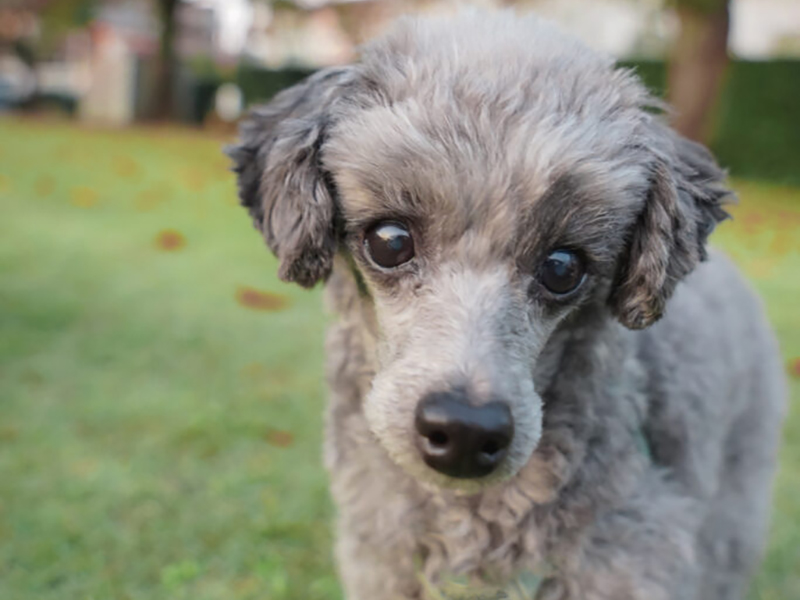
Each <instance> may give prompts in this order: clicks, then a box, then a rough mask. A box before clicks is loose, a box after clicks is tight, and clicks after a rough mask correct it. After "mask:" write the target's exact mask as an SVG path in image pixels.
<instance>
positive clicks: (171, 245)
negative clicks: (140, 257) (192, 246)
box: [155, 229, 186, 252]
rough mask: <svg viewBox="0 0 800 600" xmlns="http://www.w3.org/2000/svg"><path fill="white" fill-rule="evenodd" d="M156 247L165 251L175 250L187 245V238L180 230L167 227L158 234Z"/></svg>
mask: <svg viewBox="0 0 800 600" xmlns="http://www.w3.org/2000/svg"><path fill="white" fill-rule="evenodd" d="M155 243H156V248H158V249H159V250H164V251H165V252H175V251H176V250H180V249H181V248H183V247H184V246H185V245H186V238H185V237H183V234H182V233H181V232H180V231H175V230H174V229H165V230H164V231H162V232H160V233H159V234H158V235H157V236H156V240H155Z"/></svg>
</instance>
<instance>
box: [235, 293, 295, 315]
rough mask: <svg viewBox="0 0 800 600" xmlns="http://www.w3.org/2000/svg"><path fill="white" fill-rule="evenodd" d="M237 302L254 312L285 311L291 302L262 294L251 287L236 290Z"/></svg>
mask: <svg viewBox="0 0 800 600" xmlns="http://www.w3.org/2000/svg"><path fill="white" fill-rule="evenodd" d="M236 301H237V302H238V303H239V304H241V305H242V306H244V307H245V308H250V309H252V310H263V311H267V312H272V311H277V310H283V309H284V308H286V307H287V306H289V301H288V300H287V299H286V298H285V297H284V296H279V295H278V294H272V293H270V292H262V291H260V290H257V289H254V288H251V287H240V288H239V289H237V290H236Z"/></svg>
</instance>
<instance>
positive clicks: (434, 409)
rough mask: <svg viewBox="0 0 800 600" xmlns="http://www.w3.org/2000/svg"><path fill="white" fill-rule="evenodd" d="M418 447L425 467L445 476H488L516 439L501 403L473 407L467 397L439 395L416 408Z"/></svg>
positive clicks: (443, 393)
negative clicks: (512, 439)
mask: <svg viewBox="0 0 800 600" xmlns="http://www.w3.org/2000/svg"><path fill="white" fill-rule="evenodd" d="M415 424H416V427H417V433H418V434H419V435H418V436H417V443H418V447H419V450H420V452H421V453H422V458H423V460H424V461H425V463H426V464H427V465H428V466H429V467H431V468H432V469H435V470H437V471H439V472H440V473H444V474H445V475H449V476H450V477H458V478H460V479H472V478H477V477H483V476H484V475H488V474H489V473H491V472H492V471H494V469H495V468H496V467H497V465H499V464H500V462H501V461H502V460H503V458H505V456H506V453H507V452H508V446H509V445H510V444H511V438H512V437H513V436H514V422H513V420H512V419H511V411H510V410H509V408H508V406H506V405H505V404H503V403H502V402H490V403H488V404H484V405H483V406H471V405H470V404H468V403H467V399H466V396H465V394H463V393H459V392H439V393H435V394H431V395H429V396H427V397H426V398H424V399H423V400H422V401H421V402H420V403H419V405H418V406H417V415H416V421H415Z"/></svg>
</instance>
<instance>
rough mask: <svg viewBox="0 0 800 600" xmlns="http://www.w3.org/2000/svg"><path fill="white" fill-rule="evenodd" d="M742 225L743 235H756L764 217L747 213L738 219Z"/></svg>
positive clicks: (757, 213) (752, 212)
mask: <svg viewBox="0 0 800 600" xmlns="http://www.w3.org/2000/svg"><path fill="white" fill-rule="evenodd" d="M739 218H740V219H741V220H742V223H743V224H744V231H745V233H750V234H753V233H756V232H757V231H758V230H759V229H760V228H761V226H762V225H763V224H764V220H765V219H764V215H762V214H761V213H759V212H755V211H749V212H746V213H744V214H742V215H741V216H740V217H739Z"/></svg>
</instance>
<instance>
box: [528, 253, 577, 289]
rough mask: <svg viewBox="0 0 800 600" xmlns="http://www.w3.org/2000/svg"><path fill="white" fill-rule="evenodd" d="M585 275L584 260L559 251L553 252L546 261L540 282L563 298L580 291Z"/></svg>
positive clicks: (573, 254)
mask: <svg viewBox="0 0 800 600" xmlns="http://www.w3.org/2000/svg"><path fill="white" fill-rule="evenodd" d="M585 274H586V269H585V266H584V264H583V260H581V257H580V256H578V254H576V253H575V252H573V251H572V250H565V249H559V250H554V251H553V252H551V253H550V255H549V256H548V257H547V259H546V260H545V261H544V264H543V265H542V269H541V272H540V274H539V280H540V281H541V282H542V284H543V285H544V287H546V288H547V289H548V290H550V292H552V293H553V294H557V295H559V296H563V295H564V294H568V293H570V292H572V291H575V290H576V289H578V287H579V286H580V285H581V284H582V283H583V279H584V275H585Z"/></svg>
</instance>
